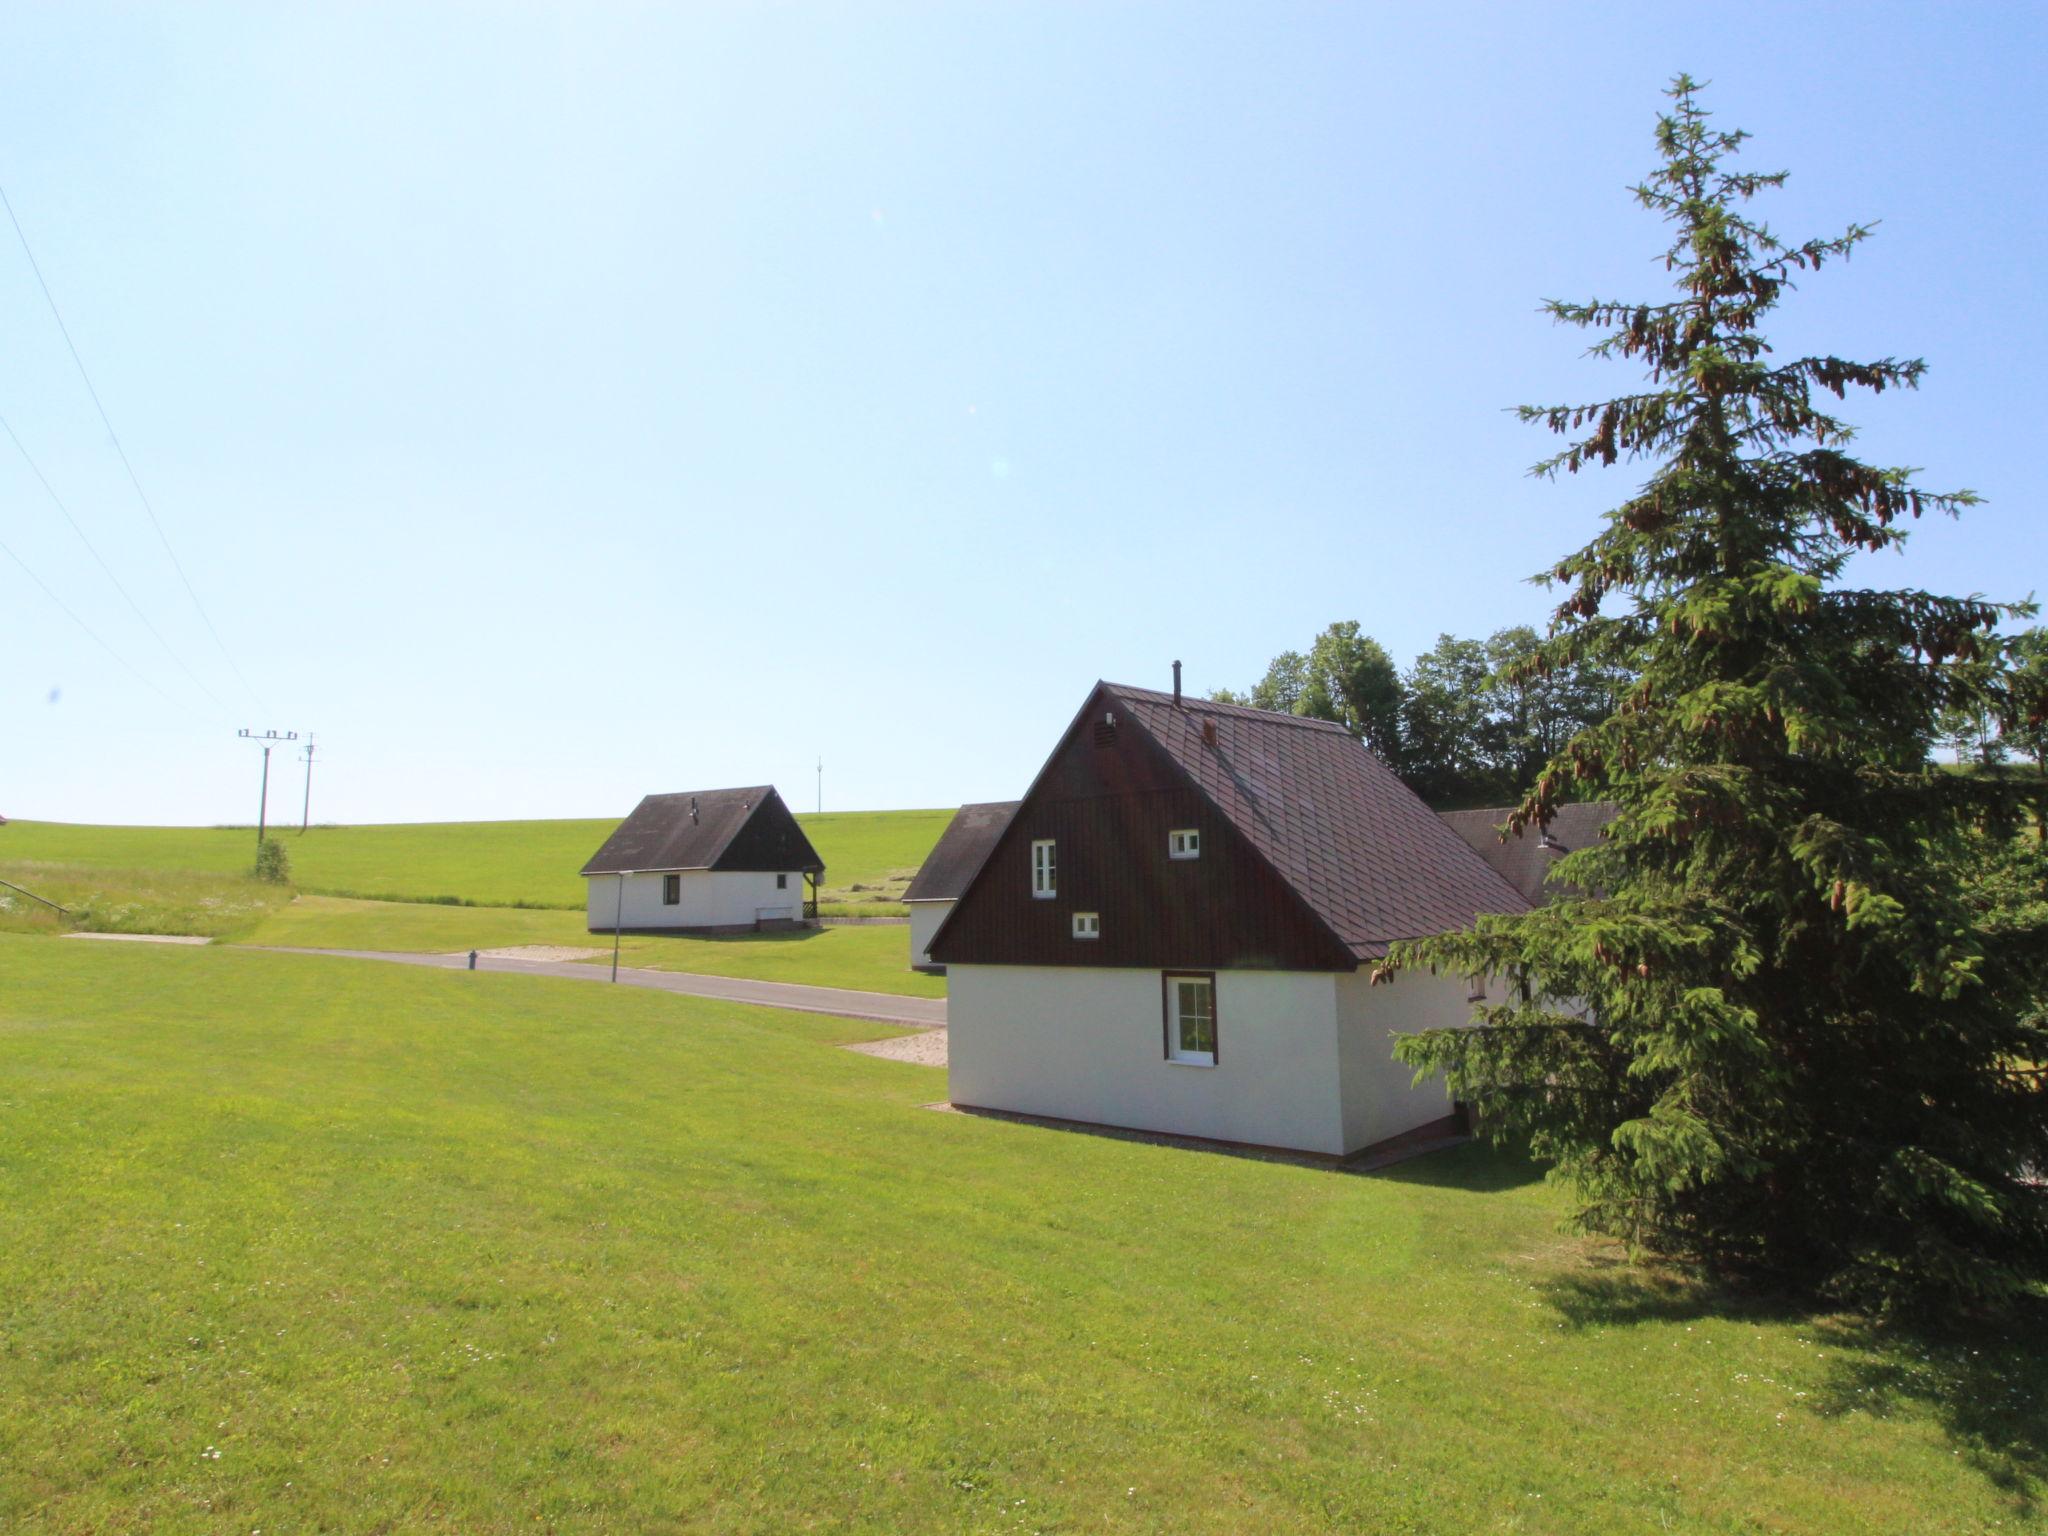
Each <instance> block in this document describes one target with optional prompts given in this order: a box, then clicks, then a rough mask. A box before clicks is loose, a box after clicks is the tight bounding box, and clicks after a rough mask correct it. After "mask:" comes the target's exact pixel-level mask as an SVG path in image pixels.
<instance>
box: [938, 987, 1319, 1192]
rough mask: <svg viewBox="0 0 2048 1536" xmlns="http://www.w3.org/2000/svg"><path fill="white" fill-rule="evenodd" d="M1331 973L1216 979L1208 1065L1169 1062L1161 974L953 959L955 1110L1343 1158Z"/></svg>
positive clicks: (950, 1054)
mask: <svg viewBox="0 0 2048 1536" xmlns="http://www.w3.org/2000/svg"><path fill="white" fill-rule="evenodd" d="M1336 982H1337V978H1336V977H1335V976H1334V975H1331V974H1328V973H1315V972H1307V971H1220V972H1218V973H1217V976H1216V1044H1217V1064H1216V1065H1215V1066H1213V1067H1192V1066H1182V1065H1180V1064H1178V1063H1176V1062H1171V1061H1168V1060H1167V1059H1166V1050H1165V1025H1164V1019H1163V1017H1162V1013H1161V983H1160V973H1159V972H1158V971H1143V970H1121V969H1103V968H1088V967H1079V966H990V965H955V966H949V967H948V968H947V972H946V991H947V1002H946V1014H947V1036H948V1038H947V1042H946V1057H947V1074H948V1078H947V1081H948V1087H949V1089H950V1092H951V1095H952V1099H953V1102H954V1103H956V1104H970V1105H975V1106H978V1107H981V1108H984V1109H1007V1110H1014V1111H1017V1112H1019V1113H1022V1114H1032V1115H1049V1116H1053V1117H1056V1118H1059V1119H1063V1120H1085V1121H1092V1122H1094V1123H1096V1124H1100V1125H1121V1126H1131V1127H1134V1128H1136V1129H1139V1130H1150V1131H1172V1132H1176V1133H1178V1134H1180V1135H1183V1136H1207V1137H1211V1138H1214V1139H1215V1140H1218V1141H1242V1142H1250V1143H1254V1144H1257V1145H1260V1146H1269V1147H1293V1148H1298V1149H1300V1150H1303V1151H1309V1152H1330V1153H1341V1152H1345V1151H1349V1150H1350V1148H1348V1147H1347V1146H1345V1144H1344V1117H1343V1114H1342V1112H1341V1106H1340V1104H1339V1099H1338V1080H1339V1069H1338V1052H1337V995H1336Z"/></svg>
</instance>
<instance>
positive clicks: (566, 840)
mask: <svg viewBox="0 0 2048 1536" xmlns="http://www.w3.org/2000/svg"><path fill="white" fill-rule="evenodd" d="M951 816H952V812H951V811H950V810H934V811H828V812H826V813H825V814H823V815H808V816H799V817H798V818H797V819H798V820H799V821H800V822H801V823H802V824H803V828H804V831H805V833H806V834H807V835H808V836H809V837H810V839H811V843H812V846H814V847H815V848H816V849H817V850H818V856H819V857H820V858H822V859H823V860H824V861H825V870H826V896H827V898H828V899H833V900H838V901H841V902H888V901H891V900H893V898H894V897H897V896H900V895H901V894H902V890H903V886H904V884H905V883H906V882H907V881H908V880H909V878H910V876H911V875H912V874H914V873H915V872H916V870H917V866H918V865H920V864H922V863H923V862H924V857H925V855H926V854H927V853H929V852H931V849H932V845H933V844H934V843H936V842H937V841H938V840H939V834H940V833H941V832H943V831H944V830H945V827H946V823H947V821H948V820H949V819H951ZM616 825H617V822H616V820H610V819H607V820H594V821H593V820H574V821H444V822H420V823H410V824H400V825H393V826H363V827H324V826H323V827H315V828H313V829H312V830H311V831H310V832H308V833H306V834H305V835H304V836H300V835H299V833H298V831H297V830H296V829H291V830H286V831H283V832H281V833H280V834H279V838H280V841H282V842H283V843H284V844H285V847H286V850H287V851H288V852H289V853H290V855H291V860H292V878H293V883H294V884H295V885H296V886H297V887H298V888H299V889H300V890H302V891H308V892H312V893H314V894H316V895H323V896H354V897H363V898H368V899H372V900H380V901H415V902H417V901H431V902H462V903H467V904H471V905H475V906H486V907H516V906H530V907H556V908H561V909H564V910H569V909H574V910H577V911H580V910H582V908H583V902H584V891H583V881H582V879H581V878H580V877H579V876H578V875H577V873H576V871H577V870H579V869H581V868H582V867H583V861H584V860H585V859H587V858H589V857H590V855H591V854H593V853H595V852H596V851H597V848H598V845H599V844H601V843H602V842H603V841H604V840H605V837H606V836H607V835H608V834H609V833H610V832H611V830H612V828H613V827H614V826H616ZM255 836H256V834H255V829H254V828H253V827H108V826H78V825H72V824H69V823H64V822H48V821H16V822H10V823H9V824H8V825H7V826H4V827H0V877H5V878H8V879H15V878H18V877H17V876H13V875H8V874H7V869H6V866H7V865H24V864H30V863H39V864H54V865H61V866H65V867H68V868H70V869H73V870H78V871H90V870H96V869H97V870H122V871H132V870H182V871H187V872H190V873H195V874H216V875H241V874H245V873H247V872H248V869H249V866H250V863H251V861H252V860H253V858H254V856H255ZM21 883H22V884H24V885H28V884H32V882H31V881H29V880H26V879H23V880H22V881H21ZM854 887H861V888H862V889H860V890H855V889H854ZM895 910H899V911H900V910H901V909H900V908H896V909H895Z"/></svg>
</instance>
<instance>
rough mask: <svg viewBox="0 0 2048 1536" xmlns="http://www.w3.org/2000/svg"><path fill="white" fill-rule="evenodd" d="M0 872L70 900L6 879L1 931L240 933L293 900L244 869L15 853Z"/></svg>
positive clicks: (0, 900) (0, 897)
mask: <svg viewBox="0 0 2048 1536" xmlns="http://www.w3.org/2000/svg"><path fill="white" fill-rule="evenodd" d="M0 880H5V881H7V882H9V883H10V884H12V885H15V886H20V887H22V888H23V889H24V890H27V891H32V892H34V893H35V895H36V896H40V897H43V898H44V899H45V900H46V901H52V902H55V903H56V904H57V905H58V906H60V907H63V908H65V909H66V910H65V911H64V912H62V913H59V912H55V911H52V910H51V909H50V908H49V907H47V906H45V905H43V903H42V902H38V901H36V900H34V899H33V898H31V897H29V896H26V895H24V894H22V892H21V891H16V890H10V889H8V888H7V887H6V886H0V932H10V933H63V932H74V931H75V932H81V933H175V934H185V935H190V936H197V937H203V938H234V937H238V936H240V935H243V934H246V933H249V932H251V931H253V930H254V929H255V928H256V927H257V926H259V925H260V924H261V923H262V922H263V920H264V919H265V918H266V917H267V916H269V914H271V913H272V912H274V911H276V910H277V909H278V908H279V907H281V906H283V905H284V904H285V903H286V902H288V901H290V900H291V894H292V893H291V891H290V890H289V889H288V888H287V887H285V886H281V885H273V884H269V883H267V882H264V881H261V880H256V879H252V878H251V877H250V876H249V873H248V871H247V870H246V869H244V870H243V871H241V872H240V873H236V874H222V873H213V872H201V871H193V870H183V869H118V868H115V869H108V868H97V867H93V868H88V867H84V866H80V865H76V864H56V863H46V862H41V861H36V860H22V859H10V860H8V861H6V862H4V863H0Z"/></svg>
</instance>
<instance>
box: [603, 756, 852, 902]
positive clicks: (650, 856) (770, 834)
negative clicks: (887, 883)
mask: <svg viewBox="0 0 2048 1536" xmlns="http://www.w3.org/2000/svg"><path fill="white" fill-rule="evenodd" d="M824 872H825V864H824V861H823V860H821V859H820V858H819V857H818V853H817V850H816V849H815V848H813V847H812V846H811V842H810V839H809V838H807V837H805V836H804V830H803V828H802V827H800V826H798V825H797V820H796V817H794V816H792V815H791V814H790V812H789V807H788V806H786V805H785V804H783V801H782V796H780V795H779V794H777V793H776V792H775V788H774V786H773V785H768V784H762V785H756V786H754V787H751V788H747V789H700V790H695V791H691V792H686V793H682V794H674V795H649V796H648V797H647V798H646V799H644V800H642V801H641V802H640V803H639V804H638V805H637V806H635V807H634V808H633V814H632V815H630V816H628V817H627V818H626V819H625V820H624V821H622V822H620V823H619V827H618V830H617V831H615V832H614V833H612V835H611V836H610V837H608V838H606V839H605V843H604V846H603V847H602V848H600V849H598V850H597V852H596V853H594V854H592V855H591V858H590V862H589V863H587V864H585V865H584V866H583V877H584V879H585V880H587V881H588V882H589V886H588V892H589V901H588V908H587V911H588V918H589V927H590V931H591V932H592V933H610V932H611V931H612V930H613V929H614V928H615V927H616V928H619V929H622V930H623V931H625V932H627V933H675V932H690V933H736V932H741V931H744V930H749V929H758V928H764V927H772V926H780V925H785V924H793V923H800V922H802V921H803V920H804V919H805V917H807V916H814V915H815V914H816V911H817V888H818V879H819V877H820V876H821V875H823V874H824Z"/></svg>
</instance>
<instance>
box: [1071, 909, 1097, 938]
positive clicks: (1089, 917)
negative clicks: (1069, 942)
mask: <svg viewBox="0 0 2048 1536" xmlns="http://www.w3.org/2000/svg"><path fill="white" fill-rule="evenodd" d="M1074 937H1075V938H1077V939H1099V938H1101V937H1102V914H1101V913H1100V912H1076V913H1075V914H1074Z"/></svg>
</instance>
